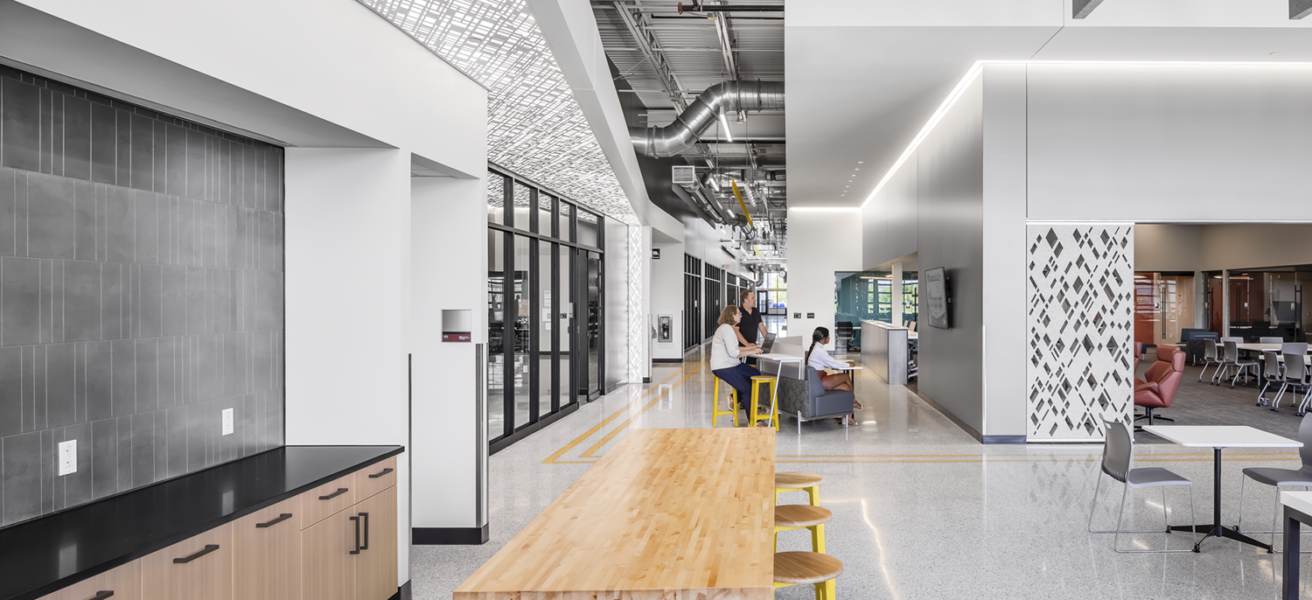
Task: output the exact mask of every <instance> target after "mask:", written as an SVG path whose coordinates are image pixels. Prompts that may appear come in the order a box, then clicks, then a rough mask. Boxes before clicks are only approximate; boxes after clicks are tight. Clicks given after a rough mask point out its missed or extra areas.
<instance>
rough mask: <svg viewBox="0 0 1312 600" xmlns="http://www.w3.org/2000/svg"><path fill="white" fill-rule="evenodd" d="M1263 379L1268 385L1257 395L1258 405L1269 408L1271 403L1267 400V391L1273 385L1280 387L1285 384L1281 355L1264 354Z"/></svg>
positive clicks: (1273, 353) (1275, 353) (1276, 353)
mask: <svg viewBox="0 0 1312 600" xmlns="http://www.w3.org/2000/svg"><path fill="white" fill-rule="evenodd" d="M1262 364H1263V369H1262V379H1264V380H1266V384H1265V385H1263V386H1262V391H1261V392H1259V393H1258V394H1257V405H1258V406H1267V405H1268V404H1269V403H1270V401H1269V400H1267V399H1266V390H1267V388H1269V387H1271V384H1273V383H1274V384H1276V385H1280V384H1282V383H1284V382H1285V373H1284V370H1283V368H1282V367H1281V366H1280V353H1278V352H1263V353H1262Z"/></svg>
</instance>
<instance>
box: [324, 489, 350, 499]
mask: <svg viewBox="0 0 1312 600" xmlns="http://www.w3.org/2000/svg"><path fill="white" fill-rule="evenodd" d="M348 491H350V490H348V489H346V488H337V491H335V492H333V493H331V494H328V495H327V496H319V499H320V500H332V499H333V498H336V497H338V496H340V495H342V494H345V493H346V492H348Z"/></svg>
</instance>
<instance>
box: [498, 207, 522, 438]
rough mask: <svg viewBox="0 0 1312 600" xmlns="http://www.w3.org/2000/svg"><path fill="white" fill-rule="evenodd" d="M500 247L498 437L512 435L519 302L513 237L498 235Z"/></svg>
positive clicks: (503, 233)
mask: <svg viewBox="0 0 1312 600" xmlns="http://www.w3.org/2000/svg"><path fill="white" fill-rule="evenodd" d="M507 205H508V204H507ZM501 248H502V251H503V252H504V254H503V256H504V257H505V259H504V260H503V261H502V263H503V264H504V265H505V266H504V269H505V270H504V271H503V273H504V274H503V275H502V289H503V290H504V291H503V292H502V293H503V295H504V297H505V302H504V303H503V304H502V306H504V308H503V309H502V311H501V315H502V317H501V340H502V343H501V352H502V360H503V363H502V364H503V365H505V366H504V367H503V368H502V369H501V379H502V385H501V390H502V394H501V403H502V406H503V407H504V412H503V413H502V414H504V415H505V419H504V420H503V421H502V426H503V427H502V434H503V435H510V434H512V433H514V432H515V315H516V314H517V313H518V310H519V308H518V304H519V303H518V302H516V301H515V236H514V235H513V234H509V233H505V232H502V233H501Z"/></svg>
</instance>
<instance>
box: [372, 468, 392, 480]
mask: <svg viewBox="0 0 1312 600" xmlns="http://www.w3.org/2000/svg"><path fill="white" fill-rule="evenodd" d="M391 472H392V467H387V468H386V469H383V470H382V471H379V472H377V473H374V474H373V475H370V476H369V479H378V478H379V477H382V476H383V475H386V474H388V473H391Z"/></svg>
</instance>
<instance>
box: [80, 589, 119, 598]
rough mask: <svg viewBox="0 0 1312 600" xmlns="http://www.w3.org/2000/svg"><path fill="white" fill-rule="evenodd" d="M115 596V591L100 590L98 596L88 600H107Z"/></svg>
mask: <svg viewBox="0 0 1312 600" xmlns="http://www.w3.org/2000/svg"><path fill="white" fill-rule="evenodd" d="M113 595H114V590H100V591H99V592H96V595H94V596H92V597H90V598H87V600H105V598H108V597H110V596H113Z"/></svg>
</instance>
